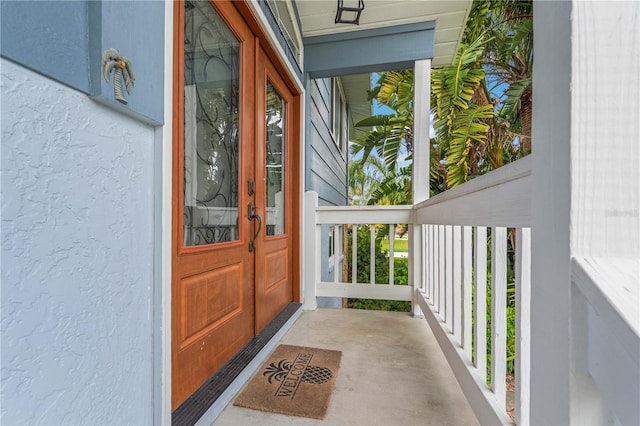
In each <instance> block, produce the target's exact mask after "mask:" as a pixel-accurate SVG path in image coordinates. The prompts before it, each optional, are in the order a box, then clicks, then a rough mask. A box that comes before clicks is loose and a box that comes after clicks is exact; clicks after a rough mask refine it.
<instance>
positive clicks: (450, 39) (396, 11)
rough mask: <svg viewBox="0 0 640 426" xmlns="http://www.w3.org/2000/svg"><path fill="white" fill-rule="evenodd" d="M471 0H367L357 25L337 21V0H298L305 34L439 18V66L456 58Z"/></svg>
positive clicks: (436, 61) (436, 59)
mask: <svg viewBox="0 0 640 426" xmlns="http://www.w3.org/2000/svg"><path fill="white" fill-rule="evenodd" d="M471 3H472V2H471V0H449V1H442V0H395V1H389V0H364V4H365V8H364V11H363V12H362V15H361V16H360V25H357V26H356V25H350V24H335V23H334V20H335V16H336V9H337V1H335V0H298V1H296V7H297V9H298V15H299V17H300V22H301V24H302V32H303V34H302V35H303V37H312V36H319V35H326V34H337V33H342V32H349V31H360V30H368V29H375V28H382V27H391V26H395V25H401V24H412V23H418V22H429V21H435V22H436V28H435V54H434V57H433V61H432V66H439V65H447V64H450V63H451V62H452V61H453V58H454V56H455V53H456V49H457V46H458V43H459V41H460V38H461V36H462V31H463V29H464V24H465V22H466V20H467V15H468V14H469V10H470V8H471Z"/></svg>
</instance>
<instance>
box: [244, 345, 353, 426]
mask: <svg viewBox="0 0 640 426" xmlns="http://www.w3.org/2000/svg"><path fill="white" fill-rule="evenodd" d="M341 357H342V352H340V351H331V350H326V349H316V348H307V347H301V346H290V345H280V346H278V347H277V348H276V350H275V351H274V352H273V353H272V354H271V356H270V357H269V359H268V360H267V361H266V362H265V363H264V365H263V366H262V367H260V370H258V372H257V373H256V374H255V376H254V377H253V378H252V379H251V381H250V382H249V384H248V385H247V387H246V388H245V389H244V390H243V391H242V393H241V394H240V396H238V398H236V401H235V403H234V405H237V406H240V407H247V408H253V409H255V410H262V411H269V412H273V413H282V414H287V415H290V416H301V417H311V418H314V419H323V418H324V417H325V415H326V412H327V407H328V405H329V399H330V398H331V393H332V392H333V388H334V384H335V381H336V375H337V373H338V367H340V358H341Z"/></svg>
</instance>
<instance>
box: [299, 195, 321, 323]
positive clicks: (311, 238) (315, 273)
mask: <svg viewBox="0 0 640 426" xmlns="http://www.w3.org/2000/svg"><path fill="white" fill-rule="evenodd" d="M316 207H318V193H317V192H315V191H306V192H305V193H304V212H303V217H304V219H303V223H302V235H301V238H302V262H304V266H303V268H302V294H303V305H302V307H303V309H304V310H307V311H314V310H316V309H317V308H318V302H317V299H316V283H317V282H318V281H319V278H320V257H319V250H318V244H319V241H320V237H321V236H320V231H319V226H317V224H316Z"/></svg>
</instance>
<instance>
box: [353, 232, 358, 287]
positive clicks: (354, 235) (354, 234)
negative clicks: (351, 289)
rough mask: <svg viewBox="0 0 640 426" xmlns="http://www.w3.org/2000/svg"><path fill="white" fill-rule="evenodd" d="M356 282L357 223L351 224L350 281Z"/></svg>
mask: <svg viewBox="0 0 640 426" xmlns="http://www.w3.org/2000/svg"><path fill="white" fill-rule="evenodd" d="M357 282H358V225H351V283H353V284H355V283H357Z"/></svg>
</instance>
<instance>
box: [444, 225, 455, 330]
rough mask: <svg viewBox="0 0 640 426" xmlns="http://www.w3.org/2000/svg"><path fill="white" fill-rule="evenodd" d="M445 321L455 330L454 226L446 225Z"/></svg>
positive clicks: (450, 328)
mask: <svg viewBox="0 0 640 426" xmlns="http://www.w3.org/2000/svg"><path fill="white" fill-rule="evenodd" d="M444 248H445V258H444V264H445V268H446V269H445V273H444V282H445V287H444V292H445V293H444V318H445V320H444V323H445V324H446V325H447V326H448V327H449V332H453V226H451V225H446V226H445V242H444Z"/></svg>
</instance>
